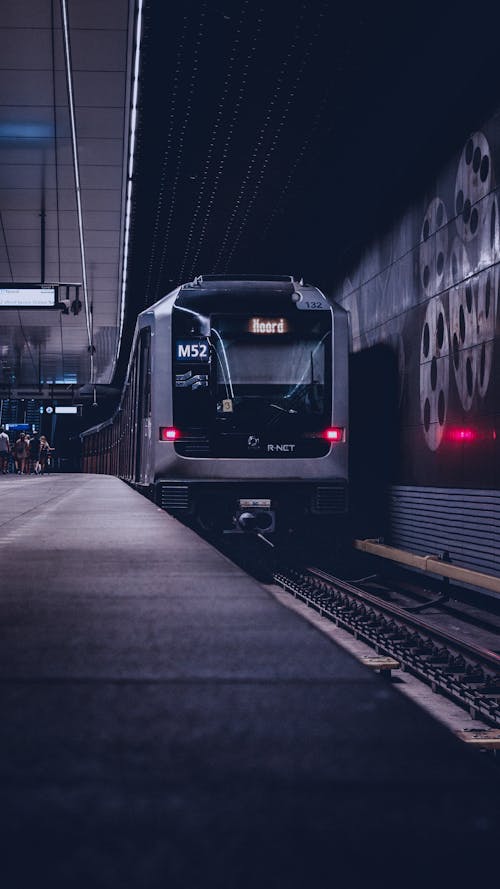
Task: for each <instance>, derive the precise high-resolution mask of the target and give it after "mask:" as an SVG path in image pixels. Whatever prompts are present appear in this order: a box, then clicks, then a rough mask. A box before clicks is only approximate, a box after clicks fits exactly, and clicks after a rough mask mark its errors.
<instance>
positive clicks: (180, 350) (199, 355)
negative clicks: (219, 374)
mask: <svg viewBox="0 0 500 889" xmlns="http://www.w3.org/2000/svg"><path fill="white" fill-rule="evenodd" d="M209 357H210V350H209V348H208V343H207V341H206V340H177V343H176V359H177V361H208V359H209Z"/></svg>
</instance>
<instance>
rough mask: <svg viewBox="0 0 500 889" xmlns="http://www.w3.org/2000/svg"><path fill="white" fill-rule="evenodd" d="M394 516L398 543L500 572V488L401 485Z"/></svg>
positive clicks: (395, 543)
mask: <svg viewBox="0 0 500 889" xmlns="http://www.w3.org/2000/svg"><path fill="white" fill-rule="evenodd" d="M390 518H391V539H390V542H391V543H392V545H393V546H398V547H401V548H402V549H407V550H411V551H412V552H416V553H418V554H422V555H426V554H428V553H429V554H434V553H436V554H440V553H442V552H444V551H445V550H446V551H447V552H449V554H450V557H451V560H452V562H453V564H455V565H459V566H461V567H463V568H474V569H475V570H477V571H484V572H485V573H487V574H497V575H498V574H500V492H498V491H485V490H468V489H464V488H413V487H410V486H408V487H406V486H397V487H396V486H395V487H393V488H392V489H391V503H390Z"/></svg>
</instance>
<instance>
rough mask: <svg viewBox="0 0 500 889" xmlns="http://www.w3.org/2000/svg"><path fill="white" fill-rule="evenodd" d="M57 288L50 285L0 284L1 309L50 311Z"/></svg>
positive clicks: (54, 301)
mask: <svg viewBox="0 0 500 889" xmlns="http://www.w3.org/2000/svg"><path fill="white" fill-rule="evenodd" d="M56 302H57V287H56V286H55V285H50V284H0V309H50V308H54V306H55V304H56Z"/></svg>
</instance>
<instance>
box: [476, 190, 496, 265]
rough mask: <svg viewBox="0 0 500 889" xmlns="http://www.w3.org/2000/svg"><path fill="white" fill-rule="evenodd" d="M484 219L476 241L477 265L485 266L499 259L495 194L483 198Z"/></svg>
mask: <svg viewBox="0 0 500 889" xmlns="http://www.w3.org/2000/svg"><path fill="white" fill-rule="evenodd" d="M484 203H485V219H484V225H483V226H482V227H481V230H480V234H479V238H478V242H479V256H478V267H479V268H487V267H488V266H490V265H493V263H496V262H499V261H500V218H499V207H498V200H497V197H496V195H495V194H489V195H488V197H487V198H485V199H484Z"/></svg>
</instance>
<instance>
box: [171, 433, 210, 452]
mask: <svg viewBox="0 0 500 889" xmlns="http://www.w3.org/2000/svg"><path fill="white" fill-rule="evenodd" d="M175 450H176V451H177V453H178V454H180V455H181V457H207V456H208V455H209V454H210V442H209V440H208V438H207V437H206V436H205V435H200V436H192V437H190V438H185V439H182V440H181V441H178V442H177V443H176V445H175Z"/></svg>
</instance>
